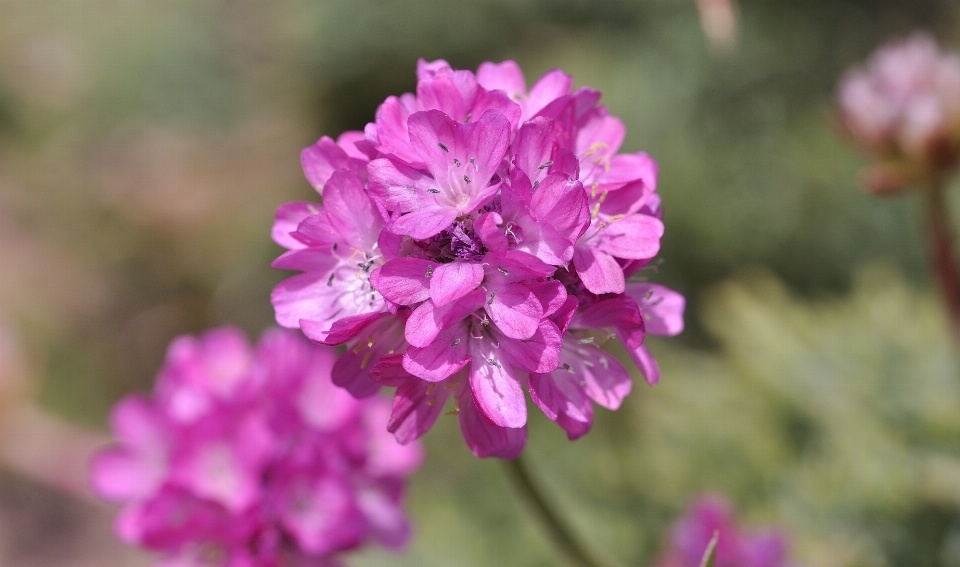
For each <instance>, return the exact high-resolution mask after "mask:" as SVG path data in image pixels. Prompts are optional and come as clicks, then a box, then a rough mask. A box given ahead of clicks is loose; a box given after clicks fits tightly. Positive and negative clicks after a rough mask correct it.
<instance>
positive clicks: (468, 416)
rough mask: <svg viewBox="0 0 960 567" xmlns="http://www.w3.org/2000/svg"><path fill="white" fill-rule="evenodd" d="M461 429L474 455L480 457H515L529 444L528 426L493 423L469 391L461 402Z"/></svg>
mask: <svg viewBox="0 0 960 567" xmlns="http://www.w3.org/2000/svg"><path fill="white" fill-rule="evenodd" d="M459 414H460V431H461V433H462V434H463V439H464V441H466V442H467V446H468V447H470V450H471V451H472V452H473V454H474V455H476V456H477V457H480V458H484V457H499V458H501V459H515V458H517V457H518V456H519V455H520V453H521V451H523V446H524V445H526V444H527V428H526V427H520V428H510V427H499V426H496V425H493V424H491V423H490V422H489V421H488V420H487V419H486V418H484V416H483V414H482V413H480V410H479V409H478V408H477V406H476V405H475V403H474V401H473V396H472V395H470V394H469V392H468V393H467V394H466V395H464V396H463V397H462V398H461V402H460V412H459Z"/></svg>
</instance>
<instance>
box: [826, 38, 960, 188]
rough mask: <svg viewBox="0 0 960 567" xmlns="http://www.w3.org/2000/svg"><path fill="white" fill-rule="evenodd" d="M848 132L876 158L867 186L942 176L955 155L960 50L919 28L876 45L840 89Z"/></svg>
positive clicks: (959, 136) (959, 147) (958, 147)
mask: <svg viewBox="0 0 960 567" xmlns="http://www.w3.org/2000/svg"><path fill="white" fill-rule="evenodd" d="M837 98H838V108H839V114H840V118H841V120H842V122H843V125H844V126H845V128H846V130H847V132H848V133H849V134H850V137H851V138H852V139H853V140H854V141H855V142H856V143H858V144H859V145H860V146H862V147H863V148H864V149H866V150H867V151H868V152H870V153H872V154H873V155H874V156H875V157H876V158H878V159H879V160H880V163H879V164H878V165H876V166H875V167H874V168H872V169H871V170H869V171H868V175H867V179H866V180H867V182H868V183H869V185H868V187H867V188H868V189H869V190H872V191H876V192H886V191H892V190H896V189H900V188H902V187H903V186H904V185H905V184H909V183H911V182H913V181H916V180H917V179H918V178H919V177H922V176H929V175H940V174H942V173H943V172H944V171H946V170H949V169H951V168H953V167H954V166H955V165H956V162H957V158H958V156H960V56H958V55H956V54H953V53H950V54H947V53H943V52H941V51H940V49H939V48H938V47H937V44H936V42H935V41H934V40H933V38H931V37H930V36H928V35H926V34H922V33H917V34H914V35H912V36H910V37H909V38H907V39H905V40H902V41H897V42H893V43H890V44H888V45H885V46H883V47H881V48H879V49H878V50H877V51H876V52H875V53H874V54H873V55H872V56H871V57H870V59H869V60H868V61H867V63H866V65H865V66H863V67H856V68H854V69H852V70H850V71H848V72H847V74H846V75H845V76H844V78H843V80H842V81H841V83H840V86H839V88H838V95H837Z"/></svg>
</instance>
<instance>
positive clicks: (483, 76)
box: [477, 60, 527, 100]
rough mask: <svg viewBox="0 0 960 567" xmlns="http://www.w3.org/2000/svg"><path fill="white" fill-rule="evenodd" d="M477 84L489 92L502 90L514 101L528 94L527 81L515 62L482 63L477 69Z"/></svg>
mask: <svg viewBox="0 0 960 567" xmlns="http://www.w3.org/2000/svg"><path fill="white" fill-rule="evenodd" d="M477 82H478V83H479V84H480V86H481V87H483V88H485V89H487V90H501V91H503V92H504V93H505V94H506V95H507V96H509V97H510V98H512V99H513V100H519V99H520V98H521V97H525V96H526V94H527V80H526V79H525V78H524V77H523V71H521V70H520V66H519V65H517V63H516V62H515V61H510V60H507V61H504V62H502V63H491V62H485V63H481V64H480V67H479V68H477Z"/></svg>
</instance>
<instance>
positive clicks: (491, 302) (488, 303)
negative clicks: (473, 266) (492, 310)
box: [487, 291, 497, 305]
mask: <svg viewBox="0 0 960 567" xmlns="http://www.w3.org/2000/svg"><path fill="white" fill-rule="evenodd" d="M496 296H497V292H495V291H491V292H490V299H488V300H487V305H493V298H494V297H496Z"/></svg>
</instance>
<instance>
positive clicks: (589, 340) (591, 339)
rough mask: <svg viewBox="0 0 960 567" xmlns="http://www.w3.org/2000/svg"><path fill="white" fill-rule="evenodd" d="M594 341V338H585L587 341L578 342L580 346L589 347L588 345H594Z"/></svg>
mask: <svg viewBox="0 0 960 567" xmlns="http://www.w3.org/2000/svg"><path fill="white" fill-rule="evenodd" d="M593 340H594V337H587V338H585V339H580V340H579V341H577V342H578V343H580V344H582V345H588V344H590V343H592V342H593Z"/></svg>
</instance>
